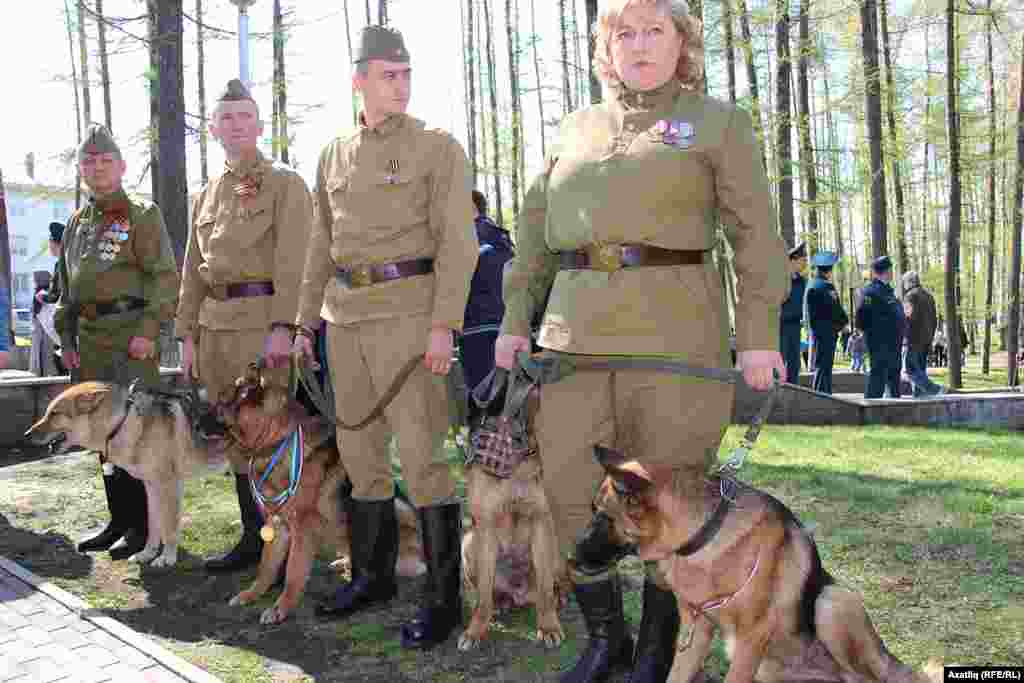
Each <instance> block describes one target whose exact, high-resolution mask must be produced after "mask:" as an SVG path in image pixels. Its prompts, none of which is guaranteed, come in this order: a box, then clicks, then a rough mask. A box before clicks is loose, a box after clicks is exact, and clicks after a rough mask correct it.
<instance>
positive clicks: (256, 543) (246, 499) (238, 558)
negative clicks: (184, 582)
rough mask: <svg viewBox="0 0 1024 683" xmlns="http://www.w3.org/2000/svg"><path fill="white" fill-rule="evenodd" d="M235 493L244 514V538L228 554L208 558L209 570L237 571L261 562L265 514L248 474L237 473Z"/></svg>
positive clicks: (207, 569)
mask: <svg viewBox="0 0 1024 683" xmlns="http://www.w3.org/2000/svg"><path fill="white" fill-rule="evenodd" d="M235 493H236V494H237V495H238V509H239V512H240V513H241V516H242V538H241V540H239V541H238V543H236V544H235V547H234V548H232V549H231V551H230V552H228V554H227V555H222V556H220V557H214V558H210V559H208V560H207V561H206V571H208V572H236V571H239V570H241V569H245V568H247V567H253V566H255V565H257V564H259V561H260V554H261V553H262V552H263V539H262V538H261V537H260V529H261V528H262V527H263V515H261V514H260V508H259V505H257V504H256V500H255V499H254V498H253V497H252V488H251V487H250V485H249V477H248V475H245V474H236V475H235Z"/></svg>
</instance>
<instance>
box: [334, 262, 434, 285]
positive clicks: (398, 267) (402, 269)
mask: <svg viewBox="0 0 1024 683" xmlns="http://www.w3.org/2000/svg"><path fill="white" fill-rule="evenodd" d="M433 272H434V259H432V258H418V259H413V260H411V261H396V262H395V263H378V264H375V265H371V266H351V267H349V268H338V272H337V275H338V279H339V280H341V281H342V282H344V283H345V284H346V285H348V286H349V287H368V286H370V285H375V284H377V283H379V282H390V281H391V280H400V279H402V278H404V277H412V276H414V275H426V274H428V273H433Z"/></svg>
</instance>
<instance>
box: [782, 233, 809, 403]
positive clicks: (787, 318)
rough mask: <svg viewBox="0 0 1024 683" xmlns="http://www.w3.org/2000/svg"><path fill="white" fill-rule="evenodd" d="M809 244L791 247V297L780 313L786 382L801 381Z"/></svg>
mask: <svg viewBox="0 0 1024 683" xmlns="http://www.w3.org/2000/svg"><path fill="white" fill-rule="evenodd" d="M805 268H807V244H805V243H804V242H801V243H800V244H798V245H796V246H795V247H793V248H792V249H790V250H789V296H787V297H786V300H785V301H784V302H782V309H781V311H780V313H779V351H780V352H782V360H783V361H785V363H786V381H787V382H789V383H790V384H799V383H800V331H801V326H802V323H803V316H804V292H805V291H806V289H807V278H805V277H804V269H805Z"/></svg>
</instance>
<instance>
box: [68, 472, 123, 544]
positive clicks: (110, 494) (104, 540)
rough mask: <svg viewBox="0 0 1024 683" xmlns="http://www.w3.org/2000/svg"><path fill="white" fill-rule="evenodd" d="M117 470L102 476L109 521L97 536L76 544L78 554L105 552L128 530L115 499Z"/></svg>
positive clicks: (117, 501) (117, 500)
mask: <svg viewBox="0 0 1024 683" xmlns="http://www.w3.org/2000/svg"><path fill="white" fill-rule="evenodd" d="M119 471H120V469H119V468H116V467H115V468H114V471H113V472H111V473H110V474H104V475H103V490H104V491H105V492H106V494H107V509H108V510H110V521H109V522H107V527H106V528H105V529H104V530H103V531H101V532H100V533H98V534H97V535H95V536H93V537H91V538H87V539H85V540H83V541H81V542H80V543H79V544H78V552H80V553H92V552H96V551H98V550H106V549H107V548H109V547H110V546H112V545H114V544H115V543H117V542H118V540H120V539H121V537H122V536H124V532H125V531H127V530H128V527H127V525H126V524H125V519H124V515H123V514H118V513H119V503H120V500H119V499H118V497H117V482H116V479H117V473H118V472H119Z"/></svg>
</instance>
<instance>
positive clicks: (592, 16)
mask: <svg viewBox="0 0 1024 683" xmlns="http://www.w3.org/2000/svg"><path fill="white" fill-rule="evenodd" d="M530 2H531V4H532V3H533V0H530ZM584 4H585V5H586V11H587V31H586V37H587V73H588V74H590V103H591V104H597V103H598V102H600V101H601V81H599V80H597V74H595V73H594V49H595V48H596V47H597V45H596V43H595V42H594V27H595V26H596V25H597V17H598V16H599V12H598V9H597V0H585V1H584Z"/></svg>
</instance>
